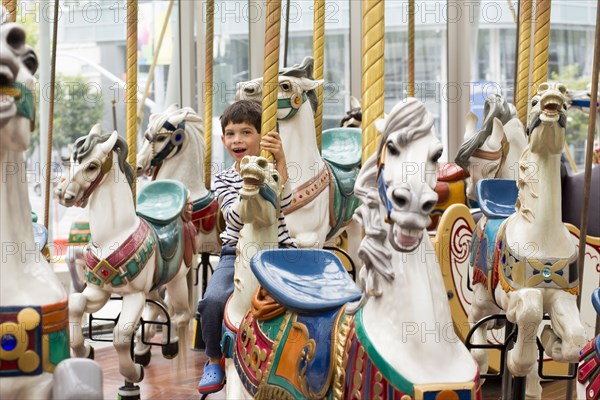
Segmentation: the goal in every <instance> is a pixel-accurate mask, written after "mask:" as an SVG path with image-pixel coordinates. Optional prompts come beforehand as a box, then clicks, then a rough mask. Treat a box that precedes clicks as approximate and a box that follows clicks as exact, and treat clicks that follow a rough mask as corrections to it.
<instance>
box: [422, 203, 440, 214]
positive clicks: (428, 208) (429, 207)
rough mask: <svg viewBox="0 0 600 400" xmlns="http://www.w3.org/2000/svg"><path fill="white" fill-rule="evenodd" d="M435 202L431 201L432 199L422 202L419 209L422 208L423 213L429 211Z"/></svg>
mask: <svg viewBox="0 0 600 400" xmlns="http://www.w3.org/2000/svg"><path fill="white" fill-rule="evenodd" d="M435 204H436V202H435V201H432V200H428V201H426V202H425V203H423V205H422V206H421V209H422V210H423V212H424V213H429V212H431V210H433V207H435Z"/></svg>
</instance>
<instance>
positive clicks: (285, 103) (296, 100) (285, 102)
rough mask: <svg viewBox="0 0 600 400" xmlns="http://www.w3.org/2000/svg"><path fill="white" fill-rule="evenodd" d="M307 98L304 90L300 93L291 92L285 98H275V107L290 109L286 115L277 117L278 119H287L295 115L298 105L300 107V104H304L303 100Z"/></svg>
mask: <svg viewBox="0 0 600 400" xmlns="http://www.w3.org/2000/svg"><path fill="white" fill-rule="evenodd" d="M307 99H308V96H307V95H306V92H302V95H298V94H297V93H293V94H292V95H291V96H290V97H289V98H287V99H277V108H278V109H284V108H289V109H290V111H289V112H288V113H287V115H286V116H285V117H283V118H278V120H280V121H287V120H288V119H290V118H292V117H293V116H294V115H296V113H297V112H298V110H299V109H300V107H302V104H304V102H305V101H306V100H307Z"/></svg>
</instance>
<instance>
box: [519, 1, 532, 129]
mask: <svg viewBox="0 0 600 400" xmlns="http://www.w3.org/2000/svg"><path fill="white" fill-rule="evenodd" d="M532 15H533V13H532V1H523V2H521V4H520V5H519V50H518V55H517V82H516V85H515V99H514V103H515V106H516V107H517V115H518V116H519V120H521V122H522V123H523V125H525V124H527V105H528V101H529V66H530V62H531V17H532Z"/></svg>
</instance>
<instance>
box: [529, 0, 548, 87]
mask: <svg viewBox="0 0 600 400" xmlns="http://www.w3.org/2000/svg"><path fill="white" fill-rule="evenodd" d="M549 44H550V0H536V3H535V33H534V35H533V70H532V72H531V83H532V84H533V86H532V90H531V92H532V93H536V92H537V88H538V86H539V85H540V84H541V83H543V82H546V81H547V80H548V45H549Z"/></svg>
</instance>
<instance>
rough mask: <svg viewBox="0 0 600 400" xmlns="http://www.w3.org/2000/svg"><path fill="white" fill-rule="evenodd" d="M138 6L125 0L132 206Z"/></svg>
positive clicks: (134, 182) (134, 173) (132, 0)
mask: <svg viewBox="0 0 600 400" xmlns="http://www.w3.org/2000/svg"><path fill="white" fill-rule="evenodd" d="M137 19H138V5H137V1H136V0H127V82H126V88H127V96H126V101H127V108H126V121H127V123H126V127H127V128H126V132H127V148H128V149H129V152H128V153H127V162H128V163H129V165H131V167H132V168H133V182H132V185H131V191H132V192H133V204H135V201H136V199H135V197H136V181H137V157H136V156H137V154H136V153H137V132H138V126H137V38H138V28H137Z"/></svg>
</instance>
